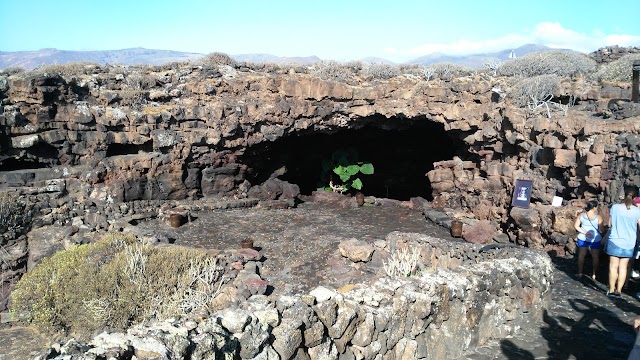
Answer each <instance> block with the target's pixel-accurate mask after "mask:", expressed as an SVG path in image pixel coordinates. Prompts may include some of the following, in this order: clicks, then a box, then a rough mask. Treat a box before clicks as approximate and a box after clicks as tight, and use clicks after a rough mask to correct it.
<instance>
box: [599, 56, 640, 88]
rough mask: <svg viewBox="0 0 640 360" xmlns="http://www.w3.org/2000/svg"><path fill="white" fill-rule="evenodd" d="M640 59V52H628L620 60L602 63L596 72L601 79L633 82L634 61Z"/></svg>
mask: <svg viewBox="0 0 640 360" xmlns="http://www.w3.org/2000/svg"><path fill="white" fill-rule="evenodd" d="M636 60H640V54H628V55H625V56H623V57H621V58H620V59H618V60H615V61H612V62H610V63H608V64H605V65H602V67H601V68H600V70H598V72H597V73H596V77H597V79H598V80H600V81H611V82H628V83H630V82H631V77H632V71H631V66H632V65H633V62H634V61H636Z"/></svg>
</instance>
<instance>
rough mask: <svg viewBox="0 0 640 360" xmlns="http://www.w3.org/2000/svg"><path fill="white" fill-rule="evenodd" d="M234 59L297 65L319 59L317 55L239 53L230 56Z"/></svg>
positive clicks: (312, 62) (314, 61) (310, 63)
mask: <svg viewBox="0 0 640 360" xmlns="http://www.w3.org/2000/svg"><path fill="white" fill-rule="evenodd" d="M231 57H232V58H233V59H234V60H236V61H246V62H252V63H271V64H280V65H284V64H298V65H313V64H315V63H317V62H318V61H320V60H321V59H320V58H319V57H317V56H306V57H301V56H297V57H281V56H276V55H271V54H239V55H232V56H231Z"/></svg>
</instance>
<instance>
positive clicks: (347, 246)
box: [338, 239, 374, 262]
mask: <svg viewBox="0 0 640 360" xmlns="http://www.w3.org/2000/svg"><path fill="white" fill-rule="evenodd" d="M338 248H339V249H340V255H342V256H344V257H346V258H348V259H349V260H351V261H353V262H368V261H369V260H371V257H372V256H373V252H374V248H373V246H371V245H370V244H369V243H366V242H364V241H362V240H358V239H349V240H345V241H341V242H340V244H338Z"/></svg>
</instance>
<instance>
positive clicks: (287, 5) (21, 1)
mask: <svg viewBox="0 0 640 360" xmlns="http://www.w3.org/2000/svg"><path fill="white" fill-rule="evenodd" d="M638 9H639V8H638V0H609V1H604V0H555V1H550V0H537V1H524V0H509V1H506V0H505V1H498V0H473V1H472V0H468V1H467V0H458V1H455V0H450V1H432V0H415V1H409V0H393V1H381V0H380V1H376V0H351V1H349V0H342V1H338V0H321V1H304V0H297V1H285V0H282V1H278V0H270V1H267V0H233V1H231V0H208V1H207V0H192V1H189V0H183V1H168V0H153V1H147V0H108V1H103V0H84V1H80V0H0V51H23V50H38V49H41V48H57V49H63V50H114V49H123V48H131V47H144V48H149V49H167V50H179V51H188V52H197V53H210V52H216V51H217V52H225V53H228V54H231V55H236V54H246V53H268V54H273V55H278V56H310V55H317V56H319V57H320V58H322V59H334V60H351V59H359V58H363V57H368V56H376V57H382V58H386V59H389V60H393V61H397V62H402V61H407V60H411V59H414V58H416V57H419V56H422V55H427V54H430V53H434V52H442V53H446V54H451V55H463V54H471V53H482V52H491V51H498V50H504V49H509V48H515V47H518V46H520V45H524V44H526V43H538V44H543V45H547V46H550V47H559V48H571V49H574V50H578V51H582V52H591V51H594V50H596V49H598V48H600V47H602V46H606V45H615V44H618V45H621V46H640V18H639V17H638V16H639V15H638V14H639V13H638Z"/></svg>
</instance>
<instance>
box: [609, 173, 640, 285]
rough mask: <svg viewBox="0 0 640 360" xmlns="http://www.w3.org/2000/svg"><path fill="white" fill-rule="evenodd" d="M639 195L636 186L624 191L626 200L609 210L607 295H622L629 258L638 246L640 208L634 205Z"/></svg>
mask: <svg viewBox="0 0 640 360" xmlns="http://www.w3.org/2000/svg"><path fill="white" fill-rule="evenodd" d="M636 196H638V189H637V188H636V187H635V186H634V187H631V188H628V189H626V190H625V192H624V202H623V203H620V204H615V205H613V206H611V210H610V211H609V214H610V217H609V227H610V229H609V236H608V238H607V240H606V241H607V246H606V250H605V252H606V253H607V254H608V255H609V256H610V260H609V291H607V296H611V297H620V294H621V293H622V287H623V286H624V283H625V281H626V279H627V267H628V265H629V259H630V258H631V257H632V256H633V252H634V249H635V247H636V235H637V232H638V225H640V208H638V207H636V206H633V199H634V198H635V197H636Z"/></svg>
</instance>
